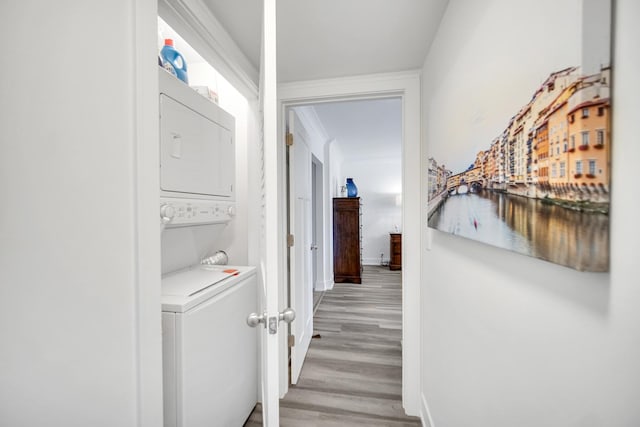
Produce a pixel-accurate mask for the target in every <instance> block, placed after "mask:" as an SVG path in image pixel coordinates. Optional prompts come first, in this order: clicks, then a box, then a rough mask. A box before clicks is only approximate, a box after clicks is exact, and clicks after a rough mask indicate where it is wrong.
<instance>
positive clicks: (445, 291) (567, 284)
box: [421, 0, 640, 427]
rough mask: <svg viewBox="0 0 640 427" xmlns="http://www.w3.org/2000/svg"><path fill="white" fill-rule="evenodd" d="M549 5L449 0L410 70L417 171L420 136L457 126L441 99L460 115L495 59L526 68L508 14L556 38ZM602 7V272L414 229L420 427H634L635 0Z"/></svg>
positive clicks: (637, 241) (638, 413) (637, 329)
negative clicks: (609, 99)
mask: <svg viewBox="0 0 640 427" xmlns="http://www.w3.org/2000/svg"><path fill="white" fill-rule="evenodd" d="M558 4H559V2H556V1H553V0H548V1H544V2H540V1H535V2H534V1H529V2H517V4H516V3H515V2H511V1H509V0H490V1H485V2H476V1H474V0H451V1H450V3H449V7H448V10H447V12H446V15H445V17H444V19H443V21H442V23H441V27H440V29H439V32H438V36H437V39H436V41H435V42H434V44H433V45H432V48H431V51H430V54H429V56H428V57H427V59H426V61H425V64H424V72H423V119H424V121H423V129H424V135H423V138H424V143H425V147H424V148H425V149H426V150H427V152H426V155H423V159H424V160H423V167H422V169H423V171H425V170H426V168H427V164H426V159H427V158H428V156H429V151H428V150H429V145H430V144H432V143H433V144H435V143H440V142H441V140H437V139H436V135H435V133H434V129H437V128H438V126H439V125H442V126H445V127H453V126H460V120H458V118H459V117H458V115H457V114H456V113H455V109H453V110H447V109H445V108H442V106H443V104H442V102H444V101H445V100H446V102H447V105H463V104H464V103H465V99H466V97H467V96H469V95H472V94H473V93H475V91H476V89H477V88H478V86H481V85H483V84H484V83H483V82H485V81H487V80H488V79H489V78H492V79H493V80H494V81H496V80H497V81H500V80H502V81H505V82H508V81H509V78H510V74H509V73H510V71H511V70H510V68H511V67H510V65H506V66H503V65H504V63H503V61H504V60H505V50H511V51H512V52H514V53H515V57H523V56H522V55H524V57H531V58H532V59H533V58H535V55H534V52H532V51H527V49H526V47H523V46H515V45H514V40H515V38H514V37H510V35H512V34H514V33H516V32H517V31H518V30H519V29H522V31H525V30H524V28H528V27H527V25H524V26H522V25H520V26H518V24H517V23H518V20H517V19H516V18H518V17H520V18H522V19H524V20H525V21H526V22H529V23H535V25H533V27H535V28H539V29H540V30H541V31H543V30H544V29H547V28H558V29H562V30H563V31H565V30H566V27H563V14H564V13H566V11H565V12H561V11H560V10H559V6H558ZM570 4H571V5H572V6H575V7H573V9H572V10H574V11H576V10H579V8H578V7H577V5H578V3H577V2H570ZM616 9H617V10H616V13H615V21H616V27H615V31H614V39H615V43H614V46H615V49H614V52H615V57H614V77H613V135H614V136H613V139H614V143H613V144H614V148H613V158H612V165H613V176H612V182H613V184H612V185H613V187H612V188H613V190H612V206H611V271H610V273H607V274H594V273H582V272H577V271H574V270H571V269H568V268H565V267H560V266H557V265H554V264H551V263H547V262H544V261H540V260H537V259H533V258H529V257H525V256H521V255H517V254H515V253H512V252H508V251H505V250H501V249H496V248H494V247H491V246H487V245H483V244H480V243H476V242H472V241H469V240H465V239H461V238H458V237H455V236H451V235H447V234H444V233H440V232H437V231H433V230H429V231H428V232H427V231H426V230H425V233H424V234H425V240H424V243H423V247H425V246H426V247H430V250H426V251H424V252H423V254H422V264H423V277H422V298H421V305H422V386H421V388H422V397H423V402H422V403H423V408H422V412H423V416H424V418H425V420H427V419H428V418H429V416H428V415H429V414H428V413H427V410H428V411H429V413H430V420H431V422H432V426H437V427H446V426H454V427H458V426H461V427H464V426H470V425H473V426H478V427H483V426H487V427H488V426H491V427H500V426H504V427H510V426H519V427H527V426H531V427H533V426H546V427H554V426H557V427H570V426H592V427H595V426H602V427H605V426H606V427H622V426H629V427H631V426H637V425H640V406H638V404H637V402H638V401H639V400H640V364H639V363H638V360H640V310H638V305H639V304H640V280H639V279H638V276H637V274H638V272H637V260H638V254H639V253H640V228H639V227H638V226H637V212H638V211H639V210H640V202H639V200H640V199H639V198H638V197H637V183H636V182H634V180H632V179H629V178H630V177H634V176H635V175H636V173H635V172H636V170H637V159H639V158H640V145H638V144H637V129H636V126H635V122H636V121H637V117H638V115H640V98H639V97H638V94H639V93H640V85H639V83H638V78H637V76H638V71H639V69H640V52H639V51H638V49H637V43H636V41H637V40H638V39H640V28H639V27H638V25H637V22H636V21H637V18H638V17H639V16H640V3H638V2H635V1H634V0H618V1H617V2H616ZM518 19H519V18H518ZM538 24H539V25H538ZM544 31H546V30H544ZM559 34H560V32H559ZM518 52H519V53H518ZM542 54H544V53H542ZM506 57H507V58H508V57H510V56H509V55H507V56H506ZM511 57H512V58H513V57H514V56H513V55H512V56H511ZM505 90H509V89H508V86H505ZM497 95H498V96H499V95H500V94H499V93H498V94H497ZM425 176H426V175H425ZM423 181H424V183H426V178H425V179H424V180H423ZM425 192H426V184H425V188H424V189H423V193H425ZM425 228H426V226H425ZM427 408H428V409H427Z"/></svg>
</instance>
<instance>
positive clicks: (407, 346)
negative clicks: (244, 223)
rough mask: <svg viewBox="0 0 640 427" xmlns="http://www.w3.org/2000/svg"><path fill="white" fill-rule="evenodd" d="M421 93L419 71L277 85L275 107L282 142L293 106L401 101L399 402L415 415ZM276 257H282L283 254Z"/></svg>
mask: <svg viewBox="0 0 640 427" xmlns="http://www.w3.org/2000/svg"><path fill="white" fill-rule="evenodd" d="M420 93H421V92H420V74H419V73H418V72H405V73H393V74H385V75H372V76H361V77H355V78H354V77H348V78H337V79H330V80H324V81H310V82H297V83H291V84H281V85H279V87H278V98H279V101H278V103H279V105H278V109H279V111H280V118H281V121H280V128H279V135H280V138H281V140H284V135H285V132H286V123H287V118H288V117H287V112H288V111H289V110H290V109H292V108H293V107H307V106H310V105H321V104H324V103H327V102H336V101H356V100H367V99H369V100H370V99H380V98H400V99H401V109H402V113H401V117H402V119H401V120H402V127H401V129H402V140H401V147H402V148H401V153H402V154H401V162H402V180H401V182H402V206H401V210H402V228H403V229H404V230H407V231H409V230H410V232H407V233H406V235H405V236H403V239H402V253H403V256H402V270H401V273H400V274H401V277H402V304H401V305H402V406H403V407H404V409H405V411H406V413H407V414H409V415H418V414H419V413H420V411H421V409H422V408H421V403H422V402H421V399H420V381H421V379H420V359H421V346H420V329H421V316H420V283H421V280H422V277H421V275H422V272H421V268H420V248H421V241H422V239H423V238H426V232H424V230H423V227H422V205H423V203H422V191H421V187H422V185H421V182H422V172H421V166H420V164H421V161H420V159H421V143H420V135H421V113H420V111H421V110H420V103H421V95H420ZM335 147H336V146H335V144H333V142H332V141H329V143H328V144H326V145H325V151H324V153H323V158H327V157H328V156H329V154H330V151H331V150H333V149H336V148H335ZM278 150H280V154H279V157H278V158H279V159H280V160H279V161H278V169H279V171H280V172H279V173H280V176H281V177H282V180H281V181H280V182H283V183H284V174H285V172H284V170H285V169H286V167H285V162H284V158H285V155H284V151H285V148H284V144H283V145H282V147H279V148H278ZM319 158H320V157H319ZM332 168H335V165H329V164H327V163H326V162H323V177H324V180H325V182H324V184H325V185H324V188H325V190H324V194H325V196H324V203H323V206H324V215H325V218H328V221H325V222H324V224H325V228H324V233H325V236H329V235H330V233H331V226H332V222H331V214H330V212H329V210H330V205H329V203H327V202H328V198H329V197H328V196H327V193H328V191H338V190H339V187H338V185H337V182H333V181H331V180H330V178H329V177H330V176H331V173H332ZM283 187H284V186H283ZM283 191H284V190H283ZM333 194H335V193H333ZM281 207H282V209H283V212H284V209H286V206H285V205H284V204H282V205H281ZM283 216H284V215H281V216H280V218H281V221H282V222H283V223H284V218H283ZM327 222H328V223H329V224H330V227H329V228H327V227H326V223H327ZM283 229H286V228H285V227H283ZM423 235H424V236H423ZM325 241H326V242H327V245H326V246H325V248H324V254H325V255H324V258H323V262H324V263H325V266H324V268H321V269H319V271H329V272H330V273H331V274H329V275H328V276H326V277H325V278H324V284H325V286H326V285H330V284H331V283H330V282H331V281H332V280H331V279H332V277H333V274H332V273H333V272H332V271H331V270H332V267H331V264H332V263H331V262H330V260H331V257H332V248H331V246H332V245H331V243H330V242H331V238H330V237H329V238H326V239H325ZM283 243H284V242H282V245H281V247H282V248H284V246H285V245H284V244H283ZM378 256H379V254H378ZM280 259H284V257H283V258H280ZM326 264H329V266H328V267H327V265H326ZM281 271H286V266H284V265H283V269H282V270H281ZM283 278H284V277H283ZM279 294H280V295H283V296H284V295H286V294H287V285H286V283H285V281H281V282H280V291H279ZM281 345H282V347H281V351H280V354H281V355H284V354H286V353H287V351H286V347H285V346H286V340H283V341H282V343H281ZM280 366H281V370H280V396H284V395H286V393H287V390H288V375H287V374H286V372H287V371H286V357H281V358H280Z"/></svg>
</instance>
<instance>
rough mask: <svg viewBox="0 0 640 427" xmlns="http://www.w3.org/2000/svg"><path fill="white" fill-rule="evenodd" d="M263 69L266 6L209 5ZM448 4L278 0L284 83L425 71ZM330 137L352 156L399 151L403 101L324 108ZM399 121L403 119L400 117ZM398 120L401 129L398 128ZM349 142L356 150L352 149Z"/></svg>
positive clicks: (246, 1)
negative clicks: (263, 7) (263, 11)
mask: <svg viewBox="0 0 640 427" xmlns="http://www.w3.org/2000/svg"><path fill="white" fill-rule="evenodd" d="M203 2H204V3H205V4H206V6H207V7H208V8H209V9H210V10H211V12H212V13H213V15H214V16H216V18H217V19H218V21H219V22H220V23H221V24H222V26H223V27H224V28H225V29H226V30H227V32H228V33H229V35H230V36H231V38H232V39H234V40H235V42H236V44H237V45H238V47H239V48H240V50H241V51H242V52H243V53H244V54H245V56H246V57H247V58H248V59H249V61H250V62H251V63H252V64H253V66H254V67H255V68H256V69H259V68H260V46H261V27H262V24H261V20H262V1H260V0H234V1H229V0H203ZM447 3H448V0H322V1H318V0H277V31H278V34H277V50H278V58H277V63H278V81H279V83H286V82H294V81H305V80H314V79H326V78H335V77H345V76H354V75H365V74H376V73H387V72H395V71H405V70H416V69H420V68H421V67H422V65H423V63H424V60H425V58H426V56H427V52H428V50H429V47H430V46H431V43H432V41H433V38H434V36H435V33H436V31H437V28H438V25H439V23H440V20H441V18H442V16H443V14H444V12H445V9H446V7H447ZM315 108H316V112H317V115H318V117H319V119H320V120H321V122H322V124H323V126H324V127H325V130H326V131H327V134H328V135H329V137H330V138H334V139H336V141H337V142H338V143H339V144H340V145H341V146H344V147H343V152H344V153H345V155H346V156H349V155H350V154H349V153H362V152H363V151H362V150H363V149H365V148H366V150H367V152H368V153H370V154H371V155H373V156H387V155H389V152H388V150H389V149H390V148H391V147H393V146H394V145H393V144H391V145H388V143H389V141H390V140H391V139H390V138H391V137H390V134H391V132H396V131H397V133H396V137H395V138H396V141H397V142H398V143H397V144H396V145H395V149H396V150H397V151H396V152H395V155H399V153H400V151H399V150H400V138H401V136H400V135H401V128H400V127H399V126H400V121H399V120H400V119H401V106H400V100H398V99H396V100H389V99H387V100H379V101H366V102H363V101H358V102H347V103H330V104H323V105H317V106H316V107H315ZM399 117H400V119H399ZM396 122H397V123H396ZM396 127H397V129H396ZM346 141H349V144H350V145H352V146H351V147H347V146H346V145H345V144H346Z"/></svg>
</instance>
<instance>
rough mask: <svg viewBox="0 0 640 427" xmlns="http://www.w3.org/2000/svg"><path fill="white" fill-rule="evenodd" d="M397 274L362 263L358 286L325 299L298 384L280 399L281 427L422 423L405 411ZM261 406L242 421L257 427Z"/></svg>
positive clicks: (339, 288)
mask: <svg viewBox="0 0 640 427" xmlns="http://www.w3.org/2000/svg"><path fill="white" fill-rule="evenodd" d="M401 295H402V290H401V276H400V272H397V271H393V272H392V271H389V269H388V268H382V267H373V266H366V267H365V270H364V273H363V277H362V284H360V285H356V284H350V283H336V284H335V285H334V288H333V289H332V290H331V291H328V292H326V293H325V294H324V296H323V297H322V299H321V301H320V304H319V306H318V308H317V310H316V313H315V316H314V319H313V321H314V333H315V334H319V335H320V337H319V338H314V339H313V340H312V341H311V345H310V347H309V352H308V354H307V357H306V359H305V362H304V366H303V368H302V373H301V375H300V381H299V382H298V384H297V385H295V386H290V388H289V392H288V393H287V395H286V396H285V398H284V399H282V400H280V425H281V426H283V427H287V426H292V427H293V426H295V427H325V426H340V427H348V426H371V427H374V426H388V427H396V426H420V425H421V424H420V420H419V419H418V418H415V417H407V416H406V415H405V414H404V410H403V409H402V383H401V381H402V352H401V347H400V345H401V344H400V343H401V336H402V329H401V328H402V300H401V298H402V297H401ZM260 411H261V408H260V405H258V406H257V407H256V409H255V410H254V412H253V413H252V414H251V417H249V420H248V421H247V423H246V424H245V426H246V427H254V426H261V425H262V417H261V413H260Z"/></svg>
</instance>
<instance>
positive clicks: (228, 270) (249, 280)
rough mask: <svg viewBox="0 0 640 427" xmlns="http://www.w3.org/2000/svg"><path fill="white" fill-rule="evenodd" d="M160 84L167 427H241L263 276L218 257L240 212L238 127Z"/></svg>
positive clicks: (171, 80)
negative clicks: (252, 319)
mask: <svg viewBox="0 0 640 427" xmlns="http://www.w3.org/2000/svg"><path fill="white" fill-rule="evenodd" d="M159 84H160V187H161V188H160V195H161V197H160V220H161V229H162V235H161V245H162V334H163V388H164V425H165V427H201V426H202V427H204V426H207V427H213V426H241V425H242V424H243V423H244V421H245V420H246V418H247V417H248V416H249V415H250V413H251V411H252V409H253V407H254V406H255V404H256V402H257V397H258V351H257V338H258V337H257V335H256V330H255V329H252V328H249V327H248V326H247V324H246V318H247V315H248V314H249V313H252V312H256V311H258V310H257V298H256V295H257V294H256V292H257V289H256V273H255V268H254V267H246V266H233V265H225V264H224V261H226V259H225V258H226V256H224V255H225V254H224V253H223V252H219V251H220V250H221V249H224V248H219V247H217V244H218V241H219V236H220V235H221V233H222V230H223V229H224V228H225V227H226V226H227V225H228V224H229V222H230V221H232V220H233V218H234V215H235V209H236V207H235V206H236V204H235V194H234V179H235V145H234V142H235V141H234V140H235V138H234V126H235V120H234V118H233V117H232V116H231V115H229V114H228V113H227V112H225V111H224V110H222V109H221V108H220V107H218V106H217V105H216V104H214V103H213V102H211V101H209V100H208V99H206V98H204V97H202V96H201V95H199V94H198V93H197V92H195V91H194V90H193V89H191V88H189V87H188V86H187V85H185V84H184V83H182V82H180V81H179V80H178V79H176V78H175V77H174V76H172V75H170V74H168V73H166V72H165V71H164V70H162V69H160V70H159ZM216 252H217V253H216Z"/></svg>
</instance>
